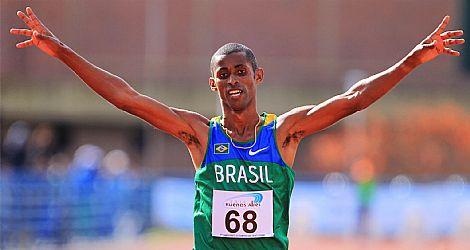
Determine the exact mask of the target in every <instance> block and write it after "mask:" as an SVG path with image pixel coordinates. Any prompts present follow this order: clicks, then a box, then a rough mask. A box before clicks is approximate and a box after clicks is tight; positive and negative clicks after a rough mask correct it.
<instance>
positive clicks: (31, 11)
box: [26, 7, 42, 24]
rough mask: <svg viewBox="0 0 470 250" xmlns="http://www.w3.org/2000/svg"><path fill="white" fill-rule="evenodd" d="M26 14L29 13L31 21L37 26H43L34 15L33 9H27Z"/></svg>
mask: <svg viewBox="0 0 470 250" xmlns="http://www.w3.org/2000/svg"><path fill="white" fill-rule="evenodd" d="M26 13H28V15H29V17H30V18H31V20H32V21H33V22H35V23H37V24H42V23H41V21H40V20H39V18H38V17H37V16H36V14H34V12H33V9H31V7H26Z"/></svg>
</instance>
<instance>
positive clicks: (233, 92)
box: [228, 89, 242, 95]
mask: <svg viewBox="0 0 470 250" xmlns="http://www.w3.org/2000/svg"><path fill="white" fill-rule="evenodd" d="M241 92H242V91H241V90H239V89H236V90H230V91H229V92H228V94H229V95H236V94H240V93H241Z"/></svg>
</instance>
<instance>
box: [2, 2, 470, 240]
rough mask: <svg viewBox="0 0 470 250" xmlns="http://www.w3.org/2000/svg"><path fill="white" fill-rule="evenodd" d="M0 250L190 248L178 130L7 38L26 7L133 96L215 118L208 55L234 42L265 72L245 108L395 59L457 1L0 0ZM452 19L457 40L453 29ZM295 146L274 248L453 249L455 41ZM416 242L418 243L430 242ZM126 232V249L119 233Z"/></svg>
mask: <svg viewBox="0 0 470 250" xmlns="http://www.w3.org/2000/svg"><path fill="white" fill-rule="evenodd" d="M0 4H1V6H0V15H1V24H0V27H1V33H0V34H1V39H0V42H1V45H0V49H1V78H0V80H1V114H0V118H1V128H0V131H1V140H2V141H1V174H0V223H1V228H0V233H1V238H0V247H1V248H35V247H38V248H41V247H44V248H46V249H48V248H88V247H90V246H95V244H100V245H99V247H100V249H105V248H110V249H116V248H122V249H129V248H135V247H136V246H138V247H139V248H149V249H155V248H157V249H180V248H181V249H188V248H191V247H192V235H191V232H192V215H193V210H192V206H193V199H194V197H193V196H194V182H193V179H192V178H193V174H194V168H193V166H192V163H191V159H190V156H189V154H188V153H187V150H186V148H185V147H184V145H183V144H182V143H180V142H179V141H178V140H176V139H174V138H172V137H170V136H168V135H166V134H163V133H162V132H160V131H158V130H156V129H154V128H152V127H151V126H149V125H148V124H146V123H145V122H143V121H141V120H139V119H138V118H136V117H133V116H129V115H128V114H126V113H124V112H122V111H119V110H117V109H115V108H114V107H113V106H112V105H109V104H108V103H107V102H106V101H105V100H103V99H101V98H100V97H99V96H98V95H96V94H94V93H93V92H92V91H90V89H89V88H88V87H86V86H85V85H84V84H83V83H82V82H81V81H80V80H79V79H78V78H77V77H76V76H75V75H74V73H73V72H72V71H70V70H69V69H67V68H66V67H65V66H64V65H63V64H62V63H61V62H59V61H58V60H55V59H52V58H50V57H48V56H46V55H45V54H43V53H42V52H41V51H39V50H37V49H36V48H28V49H22V50H19V49H16V48H15V44H16V43H17V42H19V41H22V40H23V37H16V36H12V35H10V34H9V29H10V28H12V27H15V28H23V27H25V25H24V24H23V23H22V21H21V20H20V19H19V18H18V17H17V16H16V11H18V10H23V11H24V9H25V7H26V6H31V7H32V8H33V9H34V11H35V12H36V14H37V15H38V17H39V18H40V19H42V21H43V22H44V23H45V25H46V26H48V28H49V29H50V30H51V31H52V32H53V33H54V34H55V35H56V36H58V37H59V38H60V39H61V41H62V42H64V43H65V44H67V45H68V46H70V47H71V48H73V49H74V50H75V51H76V52H78V53H79V54H80V55H82V56H83V57H85V58H87V59H88V60H90V61H91V62H93V63H94V64H96V65H98V66H100V67H102V68H103V69H106V70H108V71H110V72H112V73H114V74H116V75H119V76H121V77H122V78H124V79H126V80H127V81H128V82H129V83H130V84H131V85H132V86H133V87H134V88H136V89H137V90H138V91H140V92H141V93H145V94H147V95H149V96H151V97H154V98H156V99H158V100H160V101H162V102H164V103H166V104H168V105H170V106H175V107H179V108H185V109H189V110H194V111H196V112H199V113H201V114H202V115H204V116H206V117H212V116H215V115H218V114H220V107H219V102H218V97H217V95H216V94H215V93H213V92H211V91H210V90H209V88H208V81H207V79H208V76H209V61H210V57H211V55H212V54H213V53H214V52H215V50H217V49H218V48H219V47H220V46H222V45H223V44H225V43H228V42H240V43H244V44H246V45H247V46H249V47H250V48H251V49H253V51H254V52H255V54H256V56H257V59H258V62H259V64H260V65H261V67H263V68H264V69H265V75H266V78H265V81H264V83H263V85H261V86H260V88H259V91H258V97H259V102H258V103H259V104H258V110H259V111H268V112H272V113H276V114H282V113H284V112H286V111H289V110H290V109H292V108H294V107H297V106H301V105H307V104H316V103H319V102H321V101H323V100H326V99H327V98H329V97H331V96H333V95H336V94H339V93H341V92H342V91H344V90H345V89H347V88H348V87H349V86H351V85H352V84H354V83H355V82H356V81H358V80H360V79H362V78H365V77H367V76H369V75H371V74H375V73H377V72H380V71H382V70H384V69H386V68H388V67H389V66H391V65H393V64H394V63H396V62H397V61H399V60H400V59H401V58H402V57H404V56H405V55H406V54H407V53H408V52H409V51H410V50H411V49H413V47H414V46H415V45H416V44H418V43H419V42H420V41H421V40H422V39H424V37H426V36H427V35H428V34H429V33H430V32H431V31H433V30H434V28H435V27H436V26H437V25H438V24H439V23H440V21H441V20H442V18H443V17H444V16H445V15H446V14H449V15H450V16H451V17H452V18H451V23H450V25H449V26H448V28H447V29H461V28H463V29H465V28H466V29H467V30H469V29H470V1H468V0H447V1H441V0H427V1H419V0H407V1H403V0H389V1H375V0H308V1H307V0H298V1H287V0H257V1H250V0H238V1H226V0H219V1H215V0H214V1H209V0H176V1H172V0H133V1H132V0H113V1H104V0H100V1H92V0H81V1H78V0H67V1H65V0H63V1H58V0H35V1H13V0H2V1H1V2H0ZM468 34H470V32H467V35H466V39H467V41H470V39H468V38H469V35H468ZM455 49H457V50H460V51H461V52H462V56H461V57H459V58H451V57H449V56H441V57H439V58H437V59H436V60H434V61H432V62H430V63H428V64H426V65H423V66H422V67H420V68H418V69H417V70H416V71H414V72H413V73H412V74H411V75H410V76H408V77H407V78H406V79H405V80H403V81H402V83H401V84H400V85H399V86H398V87H396V88H395V89H394V90H393V91H392V92H391V93H389V94H388V95H387V96H385V97H384V98H382V99H381V100H380V101H378V102H377V103H376V104H374V105H373V106H372V107H370V108H369V109H367V110H365V111H362V112H360V113H359V114H356V115H353V116H352V117H349V118H347V119H345V120H344V121H342V122H339V123H338V124H336V125H334V126H333V127H331V128H329V129H328V130H325V131H323V132H320V133H318V134H316V135H313V136H310V137H309V138H307V139H306V140H304V141H303V142H302V143H301V146H300V147H299V151H298V153H297V157H296V161H295V164H294V169H295V171H296V184H295V185H296V186H295V188H294V193H293V197H292V201H291V226H290V232H289V233H290V236H291V241H290V246H291V248H292V249H306V248H309V247H312V246H319V247H321V248H322V249H333V248H335V247H336V248H339V249H347V248H353V249H355V248H354V247H356V248H357V247H360V248H359V249H363V247H364V246H366V247H370V248H371V249H377V248H381V249H383V248H384V247H389V248H393V249H401V248H404V249H416V248H420V249H423V248H433V247H437V248H442V249H449V248H452V249H469V248H468V247H470V241H469V239H468V235H470V185H469V184H468V181H469V179H470V164H469V162H470V113H469V109H470V99H469V95H470V43H468V42H467V44H466V45H464V46H462V45H461V46H456V47H455ZM429 242H432V243H433V244H429ZM127 244H128V245H127Z"/></svg>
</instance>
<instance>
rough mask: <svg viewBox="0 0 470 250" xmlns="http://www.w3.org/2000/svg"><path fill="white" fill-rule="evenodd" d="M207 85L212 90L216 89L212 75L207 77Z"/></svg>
mask: <svg viewBox="0 0 470 250" xmlns="http://www.w3.org/2000/svg"><path fill="white" fill-rule="evenodd" d="M209 86H210V88H211V90H212V91H214V92H215V91H217V85H216V84H215V79H214V77H209Z"/></svg>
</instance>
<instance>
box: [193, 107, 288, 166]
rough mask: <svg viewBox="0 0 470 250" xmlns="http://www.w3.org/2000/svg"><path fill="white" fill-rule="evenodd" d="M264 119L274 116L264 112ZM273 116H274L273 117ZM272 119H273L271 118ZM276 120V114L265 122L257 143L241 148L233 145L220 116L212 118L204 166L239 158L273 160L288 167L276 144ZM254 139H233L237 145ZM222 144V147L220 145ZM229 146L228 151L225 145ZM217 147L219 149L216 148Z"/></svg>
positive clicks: (246, 144) (248, 143)
mask: <svg viewBox="0 0 470 250" xmlns="http://www.w3.org/2000/svg"><path fill="white" fill-rule="evenodd" d="M263 115H264V119H263V120H266V116H274V115H272V114H266V113H263ZM271 118H272V117H271ZM270 120H271V119H270ZM276 120H277V118H276V117H275V116H274V119H272V121H271V122H269V123H268V124H264V125H263V126H262V127H261V129H260V130H259V132H258V134H257V139H256V144H255V145H254V146H253V147H252V148H250V149H240V148H236V147H234V146H233V145H232V142H231V141H230V137H229V136H228V135H227V134H226V133H225V132H224V129H223V128H222V125H221V124H220V118H219V117H216V118H215V119H214V118H213V119H211V123H210V126H211V127H210V136H209V140H210V141H209V143H208V149H207V151H206V157H205V159H204V164H203V166H202V167H205V166H206V165H208V164H210V163H213V162H219V161H225V160H232V159H239V160H242V161H261V162H272V163H276V164H278V165H280V166H284V167H287V165H286V163H285V162H284V161H283V160H282V158H281V155H280V154H279V151H278V149H277V145H276V138H275V133H276ZM253 142H254V141H251V142H246V143H241V142H236V141H233V143H234V144H235V145H237V146H242V147H249V146H251V145H252V144H253ZM221 145H222V147H220V146H221ZM225 146H228V153H227V152H226V151H225V150H224V147H225ZM216 147H220V148H218V150H216Z"/></svg>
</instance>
